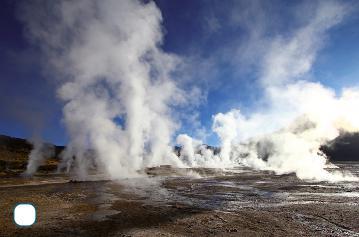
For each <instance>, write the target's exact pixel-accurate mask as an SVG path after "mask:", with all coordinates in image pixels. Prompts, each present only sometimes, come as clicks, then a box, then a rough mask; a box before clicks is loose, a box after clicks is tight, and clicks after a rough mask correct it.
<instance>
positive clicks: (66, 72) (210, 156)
mask: <svg viewBox="0 0 359 237" xmlns="http://www.w3.org/2000/svg"><path fill="white" fill-rule="evenodd" d="M23 9H24V11H23V12H22V18H23V20H24V21H25V22H26V25H27V31H28V35H29V37H30V39H31V40H32V41H33V42H35V43H36V44H37V45H39V46H40V48H41V49H42V50H43V52H44V54H45V55H46V60H47V62H48V66H49V70H48V71H49V72H51V73H54V74H52V75H50V76H51V77H58V78H60V80H59V84H60V86H59V89H58V94H59V97H60V98H61V99H62V101H63V102H64V104H65V105H64V109H63V113H64V122H65V124H66V127H67V129H68V132H69V135H70V143H69V144H68V146H67V150H66V151H65V153H64V157H63V159H64V161H63V164H68V165H70V164H71V161H72V157H74V156H75V157H76V159H75V162H76V167H77V169H78V170H79V173H80V174H81V176H84V175H86V171H87V168H88V162H87V155H86V152H88V151H89V150H92V151H93V152H94V153H95V157H97V159H96V162H97V163H98V164H97V165H98V166H99V167H103V169H104V170H105V171H106V172H107V173H108V174H109V175H110V176H111V177H112V178H120V177H128V176H131V175H136V174H137V172H136V171H137V170H141V169H143V168H144V167H147V166H154V165H160V164H170V165H174V166H189V167H202V166H210V167H233V166H238V165H248V166H251V167H254V168H258V169H266V170H273V171H275V172H276V173H278V174H283V173H291V172H294V173H296V175H297V176H298V177H299V178H302V179H318V180H329V181H337V180H347V179H355V177H352V176H351V175H350V174H343V173H340V172H339V171H338V172H336V173H329V172H328V171H326V170H325V168H326V166H327V161H326V158H325V157H324V155H323V154H320V151H319V147H320V145H321V144H323V143H325V142H327V141H329V140H331V139H334V138H335V137H337V136H338V135H339V133H340V132H341V131H358V128H359V113H358V112H356V111H355V110H353V109H354V108H358V106H359V90H357V89H355V88H346V89H343V91H342V92H341V94H340V95H337V94H336V93H335V92H334V91H333V90H331V89H330V88H326V87H324V86H323V85H321V84H320V83H317V82H310V81H308V80H305V76H306V75H307V73H308V72H309V71H310V69H311V67H312V65H313V62H314V60H315V57H316V54H317V52H318V50H320V49H321V47H322V46H323V45H322V41H323V40H324V39H325V36H326V32H327V31H328V30H329V29H330V28H331V27H333V26H335V25H337V24H338V23H340V22H341V21H342V19H343V18H344V16H345V15H346V14H347V11H348V9H347V7H346V6H343V5H342V4H339V3H337V2H332V1H326V2H324V1H323V2H320V3H319V4H318V6H317V8H316V11H315V12H314V13H313V14H314V15H313V16H311V18H310V19H311V21H309V22H306V23H303V25H302V26H301V27H299V29H297V30H295V31H293V32H291V34H289V35H287V36H277V37H274V38H270V39H267V40H266V42H267V43H268V50H267V51H266V53H265V54H264V55H263V57H262V58H261V64H260V65H261V66H260V73H259V75H260V76H259V80H258V82H259V84H260V88H261V89H262V90H263V94H264V98H263V101H262V103H261V104H260V106H259V107H258V108H257V109H255V110H253V112H252V113H251V114H249V115H245V114H242V113H241V111H240V110H239V109H233V110H231V111H229V112H227V113H219V114H216V115H214V116H213V120H214V123H213V132H215V133H216V134H217V135H218V136H219V138H220V140H221V150H220V153H218V154H217V153H215V152H214V151H213V150H211V149H208V148H207V147H206V146H204V145H203V142H202V141H199V140H196V139H193V138H191V137H189V136H188V135H185V134H181V135H179V136H178V137H177V140H176V141H177V143H178V144H179V145H181V146H182V150H181V154H180V156H179V157H177V156H176V155H175V153H174V152H173V149H172V145H171V144H172V140H171V139H172V138H173V135H174V134H175V132H176V130H177V129H178V128H179V122H178V119H176V116H175V113H174V108H176V106H180V105H184V104H186V103H188V101H189V98H188V97H187V96H186V95H187V94H190V93H189V92H186V93H185V92H184V91H183V90H182V89H181V85H180V83H179V82H178V81H176V80H175V79H174V78H173V77H172V74H171V73H172V72H173V70H174V69H175V68H176V66H177V65H178V63H180V61H181V59H180V58H179V57H177V56H175V55H171V54H168V53H165V52H163V50H162V49H161V47H160V46H161V42H162V40H163V35H162V29H161V22H162V16H161V13H160V11H159V9H158V8H157V7H156V5H155V4H154V3H153V2H149V3H142V2H140V1H134V0H121V1H118V0H106V1H89V0H79V1H46V2H45V1H43V2H41V1H40V4H31V5H30V4H28V5H26V6H24V8H23ZM47 12H50V13H47ZM261 42H264V40H262V41H261Z"/></svg>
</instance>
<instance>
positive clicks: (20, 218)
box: [14, 203, 36, 226]
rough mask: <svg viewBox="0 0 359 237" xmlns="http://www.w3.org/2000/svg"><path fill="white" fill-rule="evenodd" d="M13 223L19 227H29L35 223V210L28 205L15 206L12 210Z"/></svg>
mask: <svg viewBox="0 0 359 237" xmlns="http://www.w3.org/2000/svg"><path fill="white" fill-rule="evenodd" d="M14 221H15V223H16V224H17V225H19V226H31V225H33V224H34V223H35V221H36V209H35V207H34V206H33V205H32V204H30V203H20V204H17V205H16V207H15V209H14Z"/></svg>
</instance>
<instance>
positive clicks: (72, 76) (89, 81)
mask: <svg viewBox="0 0 359 237" xmlns="http://www.w3.org/2000/svg"><path fill="white" fill-rule="evenodd" d="M38 3H39V4H33V3H32V5H30V4H29V5H27V6H24V8H23V9H24V12H23V14H22V17H23V18H24V19H25V21H26V24H27V26H28V28H27V30H28V35H29V37H30V38H31V40H32V41H34V42H35V43H37V44H38V45H40V47H41V48H42V50H43V52H44V53H45V56H46V60H47V61H48V63H49V68H50V72H55V73H56V77H60V82H59V83H60V86H59V89H58V95H59V97H60V98H61V99H62V100H63V101H64V103H65V105H64V108H63V113H64V122H65V124H66V127H67V129H68V132H69V135H70V144H69V145H68V149H67V152H65V153H64V154H66V157H64V159H65V160H66V159H67V160H70V159H72V157H73V156H75V157H76V165H77V167H81V168H80V170H82V172H81V173H84V174H85V173H86V159H87V158H86V156H85V152H86V151H87V150H88V149H93V150H94V152H95V153H96V157H98V158H99V162H100V163H102V164H103V167H104V168H105V170H106V172H107V173H108V174H110V175H111V177H113V178H118V177H123V176H129V175H135V171H136V170H138V169H141V168H143V167H144V166H151V165H158V164H172V165H180V161H179V160H178V159H177V158H176V156H175V155H174V153H173V152H172V148H171V146H170V145H169V144H170V140H171V136H172V134H173V132H174V131H175V130H176V129H177V124H176V121H175V120H174V119H173V118H172V117H171V110H172V107H173V106H175V105H178V104H181V103H184V101H185V99H184V98H185V97H184V96H183V93H182V91H181V90H180V89H179V87H178V86H177V84H176V82H175V81H174V80H173V79H172V78H171V77H170V73H171V71H172V70H173V69H174V67H175V66H176V64H177V63H178V60H179V59H178V58H177V57H175V56H173V55H170V54H167V53H165V52H163V51H162V50H161V48H160V47H159V46H160V44H161V42H162V32H161V21H162V16H161V13H160V11H159V9H158V8H157V7H156V5H155V4H154V3H153V2H149V3H142V2H141V1H137V0H135V1H133V0H121V1H118V0H106V1H87V0H80V1H51V2H49V1H40V2H38ZM29 14H31V17H30V16H29ZM49 76H53V77H55V76H54V75H49Z"/></svg>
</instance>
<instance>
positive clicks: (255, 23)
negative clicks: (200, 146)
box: [0, 0, 359, 144]
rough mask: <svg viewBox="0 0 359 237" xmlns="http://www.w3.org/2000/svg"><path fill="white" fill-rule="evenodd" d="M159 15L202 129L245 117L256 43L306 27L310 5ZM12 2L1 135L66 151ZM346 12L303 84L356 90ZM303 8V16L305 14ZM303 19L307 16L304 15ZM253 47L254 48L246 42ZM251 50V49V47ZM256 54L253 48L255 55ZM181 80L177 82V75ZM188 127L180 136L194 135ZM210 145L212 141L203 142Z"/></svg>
mask: <svg viewBox="0 0 359 237" xmlns="http://www.w3.org/2000/svg"><path fill="white" fill-rule="evenodd" d="M155 2H156V4H157V6H158V7H159V9H160V10H161V12H162V16H163V31H164V32H165V36H164V39H163V45H162V48H163V50H164V51H166V52H170V53H174V54H177V55H179V56H180V57H183V58H185V61H186V62H189V63H188V65H186V67H187V70H186V75H184V77H186V79H187V80H188V81H189V83H187V86H189V87H191V86H193V85H195V86H198V87H200V88H201V89H202V93H203V98H202V99H201V103H200V104H199V105H198V107H196V108H195V109H194V110H192V111H191V113H196V114H197V115H198V122H199V123H200V125H198V126H203V127H204V128H206V129H208V128H210V127H211V124H212V115H214V114H216V113H219V112H227V111H228V110H230V109H231V108H241V110H242V111H244V113H245V112H246V111H250V110H252V108H253V106H255V104H256V103H257V102H258V100H259V98H260V97H261V93H262V92H261V90H260V89H259V88H258V85H257V80H258V73H259V69H258V62H259V59H258V58H259V57H260V55H261V54H262V53H263V52H265V49H262V48H260V46H261V42H262V41H261V40H267V39H270V38H271V37H276V36H278V35H279V36H284V37H285V36H286V35H288V34H290V32H292V31H294V30H296V29H297V28H298V27H300V26H301V25H303V24H306V21H308V20H310V18H309V17H307V16H308V15H307V14H310V11H311V10H310V9H311V8H312V7H313V6H314V5H313V4H315V3H313V2H314V1H230V0H221V1H219V0H216V1H215V0H213V1H209V0H206V1H205V0H195V1H193V0H173V1H167V0H157V1H155ZM18 3H19V1H10V0H9V1H2V2H1V5H2V6H1V8H0V11H1V12H0V19H1V21H0V31H1V32H0V35H1V38H0V73H1V76H0V77H1V78H0V134H6V135H11V136H16V137H25V138H28V137H31V136H33V135H34V134H35V135H40V136H42V137H43V138H44V140H47V141H50V142H53V143H56V144H65V143H66V142H67V135H66V131H65V127H64V125H63V123H62V121H61V118H62V112H61V110H62V102H60V101H58V99H57V98H56V89H55V87H56V85H55V82H53V80H51V79H49V78H47V77H49V75H48V76H47V77H46V78H45V76H44V73H43V69H42V67H41V61H40V56H39V52H38V49H36V48H34V47H33V46H32V45H30V44H29V43H28V40H27V39H26V37H25V34H24V26H23V24H22V23H21V22H19V21H18V20H17V5H18ZM342 3H345V4H350V5H351V8H352V12H350V14H348V15H347V16H346V17H345V19H344V20H343V21H342V22H341V23H339V24H338V25H336V26H334V27H333V28H331V29H330V30H329V31H328V32H327V34H326V37H325V42H323V45H322V48H321V49H320V50H319V51H318V53H317V55H316V59H315V61H314V64H313V66H312V68H311V70H310V72H309V73H308V75H307V77H308V78H315V80H317V81H320V82H321V83H323V84H324V85H326V86H329V87H332V88H334V89H335V90H338V91H340V89H341V88H342V87H349V86H358V76H359V67H358V66H359V65H358V64H359V28H358V25H359V14H357V13H358V12H357V9H358V4H357V3H356V2H355V1H343V2H342ZM308 9H309V10H308ZM308 12H309V13H308ZM253 42H254V43H253ZM253 44H254V45H253ZM258 47H259V49H258ZM182 76H183V75H182ZM193 131H194V130H193V127H192V126H191V121H187V122H186V121H184V122H183V126H182V128H181V130H180V131H179V132H186V133H189V134H190V135H194V134H191V133H193ZM207 142H208V143H210V144H216V143H217V138H216V136H214V135H213V134H212V135H210V136H209V137H208V138H207Z"/></svg>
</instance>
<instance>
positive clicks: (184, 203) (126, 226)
mask: <svg viewBox="0 0 359 237" xmlns="http://www.w3.org/2000/svg"><path fill="white" fill-rule="evenodd" d="M340 165H341V166H342V167H343V168H345V169H349V170H351V171H352V172H354V173H356V172H358V171H359V165H358V164H357V163H344V164H340ZM147 173H148V175H149V177H150V178H133V179H127V180H121V181H118V182H115V181H107V180H105V179H104V178H103V177H101V176H99V175H97V176H95V175H93V176H90V177H89V179H90V180H89V181H86V182H74V181H71V180H70V178H69V177H68V176H65V175H56V174H43V175H37V176H35V177H33V178H32V179H23V178H20V177H7V178H2V179H0V210H1V215H2V216H1V218H0V236H359V205H358V201H359V187H358V183H351V182H346V183H337V184H333V183H326V182H320V183H315V182H303V181H300V180H298V179H296V177H295V176H293V175H282V176H277V175H274V174H271V173H268V172H259V171H253V170H249V169H245V168H238V169H233V170H227V171H222V170H215V169H172V168H170V167H161V168H152V169H148V170H147ZM18 202H31V203H33V204H34V205H35V206H36V207H37V212H38V219H37V222H36V224H34V225H33V226H31V227H28V228H20V227H17V226H16V225H15V224H14V223H13V221H12V210H13V207H14V205H15V204H16V203H18Z"/></svg>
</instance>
